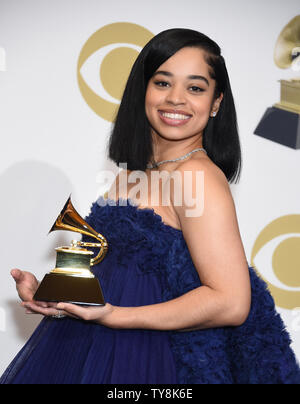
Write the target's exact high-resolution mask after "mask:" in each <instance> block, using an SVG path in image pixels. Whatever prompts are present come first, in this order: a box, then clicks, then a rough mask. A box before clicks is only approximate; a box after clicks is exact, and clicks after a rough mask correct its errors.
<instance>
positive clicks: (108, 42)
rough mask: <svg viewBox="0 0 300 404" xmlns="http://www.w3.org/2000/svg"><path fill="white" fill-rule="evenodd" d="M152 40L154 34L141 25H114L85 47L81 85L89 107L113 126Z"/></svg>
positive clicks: (79, 70) (79, 67)
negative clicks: (132, 74)
mask: <svg viewBox="0 0 300 404" xmlns="http://www.w3.org/2000/svg"><path fill="white" fill-rule="evenodd" d="M152 38H153V34H152V32H150V31H148V30H147V29H146V28H144V27H141V26H140V25H136V24H131V23H114V24H110V25H106V26H104V27H102V28H101V29H99V30H98V31H97V32H95V33H94V34H93V35H92V36H91V37H90V38H89V39H88V40H87V42H86V43H85V45H84V46H83V48H82V50H81V53H80V55H79V59H78V65H77V79H78V84H79V88H80V91H81V94H82V96H83V98H84V99H85V101H86V103H87V104H88V105H89V107H90V108H91V109H92V110H93V111H94V112H96V114H98V115H99V116H100V117H101V118H103V119H105V120H107V121H109V122H113V120H114V118H115V115H116V112H117V110H118V107H119V104H120V100H121V98H122V94H123V91H124V87H125V83H126V81H127V79H128V76H129V73H130V70H131V68H132V66H133V64H134V62H135V60H136V58H137V56H138V54H139V52H140V50H141V49H142V48H143V47H144V46H145V45H146V43H147V42H149V41H150V39H152ZM99 66H100V69H99Z"/></svg>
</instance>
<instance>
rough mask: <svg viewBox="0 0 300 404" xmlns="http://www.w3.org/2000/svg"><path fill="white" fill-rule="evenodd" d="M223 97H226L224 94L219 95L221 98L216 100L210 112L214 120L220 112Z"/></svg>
mask: <svg viewBox="0 0 300 404" xmlns="http://www.w3.org/2000/svg"><path fill="white" fill-rule="evenodd" d="M223 97H224V94H223V93H221V94H220V95H219V97H218V98H216V99H215V100H214V102H213V105H212V108H211V112H210V116H211V117H213V118H214V117H215V116H216V115H217V113H218V112H219V109H220V105H221V102H222V100H223Z"/></svg>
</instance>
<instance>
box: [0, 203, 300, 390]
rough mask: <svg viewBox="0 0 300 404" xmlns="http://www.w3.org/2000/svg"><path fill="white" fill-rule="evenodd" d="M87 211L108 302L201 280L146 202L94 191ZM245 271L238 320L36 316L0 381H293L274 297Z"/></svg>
mask: <svg viewBox="0 0 300 404" xmlns="http://www.w3.org/2000/svg"><path fill="white" fill-rule="evenodd" d="M87 221H88V223H89V224H90V225H91V226H92V227H93V228H94V229H96V230H97V231H98V232H99V233H101V234H103V235H104V236H105V237H106V239H107V241H108V243H109V250H108V253H107V255H106V257H105V258H104V260H103V261H102V262H101V263H100V264H98V265H97V266H95V267H94V268H93V272H94V274H95V275H96V276H97V277H98V278H99V280H100V283H101V286H102V289H103V292H104V296H105V299H106V301H107V302H109V303H111V304H113V305H116V306H127V307H128V306H141V305H148V304H154V303H160V302H164V301H167V300H170V299H174V298H176V297H178V296H180V295H182V294H184V293H186V292H188V291H190V290H192V289H194V288H197V287H199V286H201V283H200V280H199V276H198V273H197V271H196V269H195V267H194V265H193V262H192V260H191V256H190V254H189V251H188V248H187V245H186V243H185V240H184V237H183V234H182V232H181V231H180V230H177V229H175V228H173V227H171V226H169V225H166V224H164V223H163V222H162V218H161V217H160V216H159V215H158V214H156V213H155V212H154V211H153V209H148V208H147V209H139V208H138V207H137V206H136V205H135V204H134V203H133V202H132V201H131V200H128V199H127V200H126V199H119V200H118V203H117V204H116V203H115V202H114V201H111V200H108V201H107V200H104V199H103V197H101V198H100V199H99V200H98V202H97V203H95V204H94V205H93V206H92V210H91V214H90V215H89V217H88V218H87ZM86 240H88V238H86ZM199 248H201V240H199ZM249 271H250V277H251V285H252V306H251V311H250V314H249V317H248V319H247V321H246V322H245V323H244V324H243V325H241V326H239V327H223V328H215V329H208V330H198V331H189V332H178V331H155V330H117V329H110V328H107V327H104V326H101V325H98V324H94V323H88V322H84V321H81V320H76V319H71V318H64V319H55V318H44V319H43V320H42V321H41V323H40V325H39V326H38V327H37V329H36V330H35V332H34V333H33V335H32V337H31V338H30V339H29V341H28V342H27V343H26V345H25V346H24V347H23V349H22V350H21V351H20V352H19V354H18V355H17V356H16V357H15V359H14V360H13V361H12V363H11V364H10V366H9V367H8V368H7V370H6V371H5V373H4V374H3V376H2V377H1V379H0V383H1V384H112V383H114V384H115V383H116V384H123V383H124V384H131V383H132V384H177V383H178V384H300V369H299V364H298V362H297V360H296V358H295V355H294V353H293V351H292V349H291V348H290V343H291V341H290V338H289V335H288V333H287V331H286V330H285V326H284V324H283V322H282V320H281V317H280V316H279V314H278V313H277V312H276V310H275V306H274V301H273V299H272V297H271V295H270V294H269V292H268V291H267V287H266V284H265V283H264V282H263V281H262V280H261V279H260V278H259V276H258V275H257V274H256V272H255V270H254V269H253V268H251V267H249Z"/></svg>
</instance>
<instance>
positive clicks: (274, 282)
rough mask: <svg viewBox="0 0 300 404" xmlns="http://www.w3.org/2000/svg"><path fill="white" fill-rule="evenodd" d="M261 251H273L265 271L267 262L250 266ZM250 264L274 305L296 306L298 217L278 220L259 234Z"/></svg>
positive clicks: (299, 296)
mask: <svg viewBox="0 0 300 404" xmlns="http://www.w3.org/2000/svg"><path fill="white" fill-rule="evenodd" d="M287 235H288V236H287ZM263 248H264V249H266V250H269V253H270V252H271V251H272V252H273V255H272V259H271V260H269V258H268V260H269V262H271V266H272V268H271V270H269V271H266V270H265V266H267V263H265V264H262V263H260V264H258V265H255V264H254V259H255V258H256V260H259V254H260V251H261V250H262V249H263ZM263 255H264V256H266V255H267V254H265V253H264V254H263ZM251 265H252V266H254V267H255V268H256V269H257V270H258V272H259V273H260V275H261V277H262V278H263V279H264V281H265V282H266V283H267V284H268V287H269V290H270V292H271V294H272V296H273V297H274V300H275V303H276V305H277V306H279V307H282V308H284V309H289V310H292V309H295V308H296V307H299V306H300V215H288V216H283V217H280V218H278V219H276V220H274V221H273V222H271V223H270V224H269V225H268V226H266V227H265V228H264V229H263V230H262V231H261V233H260V234H259V236H258V238H257V239H256V241H255V243H254V246H253V249H252V254H251ZM266 272H268V273H266Z"/></svg>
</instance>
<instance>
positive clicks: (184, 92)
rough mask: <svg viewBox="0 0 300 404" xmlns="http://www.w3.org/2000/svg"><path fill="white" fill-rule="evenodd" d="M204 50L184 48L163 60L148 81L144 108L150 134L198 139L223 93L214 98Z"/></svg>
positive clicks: (167, 138) (172, 137)
mask: <svg viewBox="0 0 300 404" xmlns="http://www.w3.org/2000/svg"><path fill="white" fill-rule="evenodd" d="M204 56H205V53H204V51H203V50H202V49H199V48H183V49H181V50H180V51H178V52H177V53H175V54H174V55H173V56H172V57H170V58H169V59H168V60H167V61H166V62H165V63H163V64H162V65H161V66H160V67H159V68H158V70H157V71H156V72H155V73H154V75H153V76H152V78H151V79H150V80H149V83H148V87H147V91H146V98H145V110H146V115H147V118H148V120H149V123H150V126H151V129H152V135H154V136H159V137H162V138H164V139H166V140H184V139H188V138H191V137H197V138H199V142H201V143H202V134H203V130H204V129H205V127H206V125H207V122H208V119H209V117H210V116H212V115H213V113H214V112H217V111H218V109H219V106H220V103H221V101H222V97H223V96H222V94H221V95H220V97H219V98H217V99H215V97H214V95H215V87H216V82H215V80H214V79H212V78H211V76H210V73H209V69H210V67H209V65H208V64H207V62H206V61H205V57H204Z"/></svg>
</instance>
